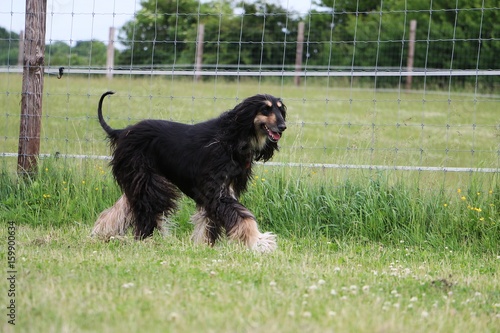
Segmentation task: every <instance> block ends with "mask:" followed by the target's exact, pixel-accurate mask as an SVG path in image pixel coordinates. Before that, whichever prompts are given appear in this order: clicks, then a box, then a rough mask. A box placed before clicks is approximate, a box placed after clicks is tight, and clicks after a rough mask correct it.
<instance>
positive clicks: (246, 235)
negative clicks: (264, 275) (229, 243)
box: [228, 217, 277, 252]
mask: <svg viewBox="0 0 500 333" xmlns="http://www.w3.org/2000/svg"><path fill="white" fill-rule="evenodd" d="M228 237H229V239H231V240H235V241H239V242H242V243H243V244H245V245H246V246H247V247H248V248H249V249H251V250H253V251H257V252H272V251H274V250H275V249H276V248H277V245H276V235H274V234H272V233H270V232H266V233H261V232H260V231H259V229H258V227H257V221H255V220H254V219H253V218H251V217H247V218H242V219H241V220H240V221H239V222H238V223H237V225H236V226H235V227H234V228H233V229H232V230H231V232H230V233H229V235H228Z"/></svg>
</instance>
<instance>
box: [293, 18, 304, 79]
mask: <svg viewBox="0 0 500 333" xmlns="http://www.w3.org/2000/svg"><path fill="white" fill-rule="evenodd" d="M303 53H304V22H299V29H298V32H297V50H296V51H295V72H296V73H297V74H296V75H295V77H294V82H295V85H296V86H300V75H299V74H298V73H299V72H300V71H301V70H302V55H303Z"/></svg>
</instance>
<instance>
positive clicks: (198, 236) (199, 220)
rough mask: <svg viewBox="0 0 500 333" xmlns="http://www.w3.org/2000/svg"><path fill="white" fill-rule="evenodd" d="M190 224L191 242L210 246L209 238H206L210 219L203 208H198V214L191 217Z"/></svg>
mask: <svg viewBox="0 0 500 333" xmlns="http://www.w3.org/2000/svg"><path fill="white" fill-rule="evenodd" d="M191 222H192V223H193V224H194V230H193V234H192V235H191V240H192V241H193V242H194V243H195V244H210V238H209V237H208V228H209V227H210V219H209V218H208V217H207V215H206V212H205V210H204V209H203V208H198V212H196V214H194V215H193V216H192V217H191Z"/></svg>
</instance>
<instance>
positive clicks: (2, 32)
mask: <svg viewBox="0 0 500 333" xmlns="http://www.w3.org/2000/svg"><path fill="white" fill-rule="evenodd" d="M0 50H2V52H0V65H10V66H15V65H17V58H18V55H19V35H18V34H16V33H15V32H12V31H8V30H6V29H4V28H2V27H0Z"/></svg>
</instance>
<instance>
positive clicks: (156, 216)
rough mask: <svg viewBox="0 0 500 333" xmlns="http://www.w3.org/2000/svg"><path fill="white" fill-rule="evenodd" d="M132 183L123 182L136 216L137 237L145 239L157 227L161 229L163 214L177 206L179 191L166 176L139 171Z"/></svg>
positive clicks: (168, 212)
mask: <svg viewBox="0 0 500 333" xmlns="http://www.w3.org/2000/svg"><path fill="white" fill-rule="evenodd" d="M138 175H139V176H137V177H136V178H134V179H133V180H132V182H131V183H127V184H123V187H124V190H125V193H126V195H127V197H128V198H129V201H130V208H131V210H132V213H133V216H134V223H135V238H136V239H144V238H146V237H150V236H151V235H152V234H153V231H154V229H155V228H158V229H160V231H161V225H160V224H161V221H162V218H163V216H162V215H165V216H166V215H168V214H170V213H171V212H172V211H173V210H174V209H175V207H176V202H175V201H176V199H177V198H178V197H179V193H178V191H177V189H176V187H175V186H174V185H172V184H171V183H170V182H169V181H167V180H166V179H165V178H164V177H162V176H160V175H158V174H154V173H152V174H151V173H147V172H139V173H138Z"/></svg>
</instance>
